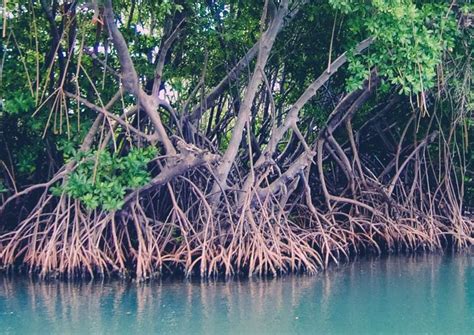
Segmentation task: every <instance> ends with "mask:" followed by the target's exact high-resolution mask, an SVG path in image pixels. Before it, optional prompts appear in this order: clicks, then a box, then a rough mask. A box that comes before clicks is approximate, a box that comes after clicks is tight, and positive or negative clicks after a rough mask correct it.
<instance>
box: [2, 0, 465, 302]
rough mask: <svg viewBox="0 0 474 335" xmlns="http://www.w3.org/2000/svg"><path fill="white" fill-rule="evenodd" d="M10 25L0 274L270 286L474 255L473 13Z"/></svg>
mask: <svg viewBox="0 0 474 335" xmlns="http://www.w3.org/2000/svg"><path fill="white" fill-rule="evenodd" d="M0 20H1V25H0V29H1V32H0V33H1V34H2V37H1V39H0V41H1V44H0V269H1V270H2V271H7V272H8V271H12V272H16V271H19V272H22V273H30V274H31V275H34V276H38V277H41V278H57V277H59V278H81V277H114V276H117V277H124V278H133V279H135V280H137V281H143V280H146V279H148V278H153V277H159V276H164V275H179V276H182V277H196V278H209V277H225V278H229V277H234V276H241V275H243V276H265V277H266V276H281V275H283V274H288V273H307V274H314V273H317V272H321V271H322V270H324V269H326V268H327V267H328V266H333V265H337V264H340V263H341V262H346V261H348V260H351V259H352V258H353V257H356V256H357V255H381V254H383V255H388V254H394V253H404V254H418V253H428V252H435V251H440V250H446V249H449V250H453V251H454V252H459V251H462V250H466V249H468V248H470V246H471V245H473V244H474V151H473V145H474V132H473V130H474V118H473V108H474V101H473V98H474V91H473V89H472V88H473V78H472V75H473V67H472V57H473V54H472V50H473V27H474V22H473V20H474V5H473V4H472V3H471V1H469V0H466V1H462V0H457V1H456V0H449V1H448V0H360V1H353V0H199V1H198V0H113V1H112V0H88V1H83V0H3V1H2V5H1V18H0ZM163 306H164V305H163Z"/></svg>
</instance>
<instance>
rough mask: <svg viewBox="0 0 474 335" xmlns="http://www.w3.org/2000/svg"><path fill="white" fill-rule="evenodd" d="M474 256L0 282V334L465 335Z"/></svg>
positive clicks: (473, 324)
mask: <svg viewBox="0 0 474 335" xmlns="http://www.w3.org/2000/svg"><path fill="white" fill-rule="evenodd" d="M472 329H474V257H472V256H470V255H459V256H455V257H448V256H445V257H441V256H433V255H431V256H417V257H390V258H386V259H378V260H359V261H356V262H353V263H350V264H347V265H344V266H341V267H339V268H336V269H333V270H331V271H327V272H325V273H321V274H319V275H317V276H313V277H309V276H288V277H285V278H280V279H273V280H249V281H232V282H226V283H224V282H209V283H203V282H196V283H193V282H187V281H164V282H161V283H156V282H155V283H146V284H133V283H124V282H119V281H112V282H101V283H97V282H94V283H64V282H39V281H31V280H26V279H18V278H15V279H12V278H7V277H3V278H1V279H0V332H1V333H21V334H25V333H41V334H44V333H56V334H64V333H86V334H98V333H107V334H111V333H114V334H129V333H160V334H163V333H169V334H179V333H192V334H223V333H227V334H249V333H250V334H253V333H258V334H287V333H292V334H294V333H301V334H303V333H324V334H327V333H348V332H349V333H352V334H354V333H364V334H366V333H380V332H384V333H393V332H395V333H407V332H408V333H416V332H425V333H426V332H430V333H469V332H471V331H472Z"/></svg>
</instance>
